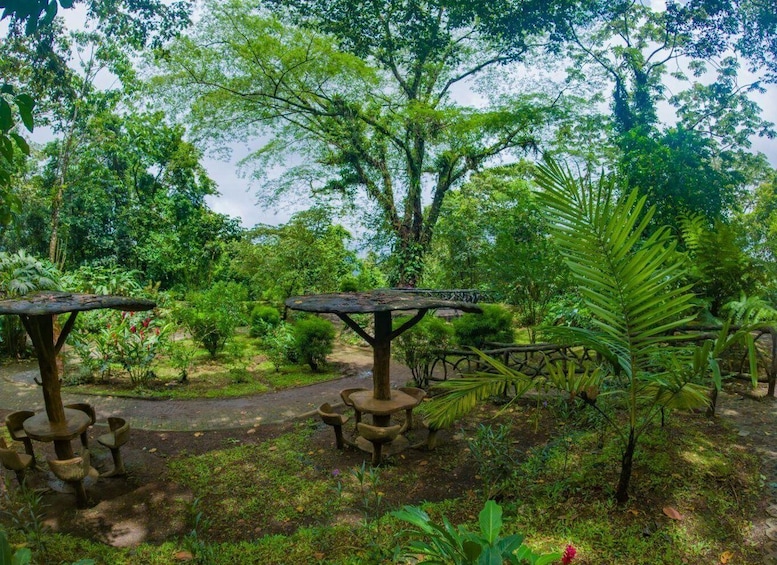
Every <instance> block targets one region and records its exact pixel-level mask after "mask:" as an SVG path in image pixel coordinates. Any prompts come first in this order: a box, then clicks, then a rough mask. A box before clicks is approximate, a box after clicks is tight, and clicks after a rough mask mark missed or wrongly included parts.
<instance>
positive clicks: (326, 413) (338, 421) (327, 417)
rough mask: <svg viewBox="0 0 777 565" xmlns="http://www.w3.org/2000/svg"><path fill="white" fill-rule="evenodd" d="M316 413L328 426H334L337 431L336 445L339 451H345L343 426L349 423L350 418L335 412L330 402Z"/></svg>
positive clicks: (325, 403) (320, 407) (324, 404)
mask: <svg viewBox="0 0 777 565" xmlns="http://www.w3.org/2000/svg"><path fill="white" fill-rule="evenodd" d="M316 411H317V412H318V415H319V416H320V417H321V420H322V421H323V422H324V423H325V424H326V425H328V426H332V427H333V428H334V429H335V444H336V445H337V449H343V447H345V440H344V438H343V424H345V423H346V422H347V421H348V416H343V415H342V414H338V413H337V412H335V411H334V410H333V409H332V406H331V405H330V404H329V403H328V402H324V403H323V404H322V405H321V406H319V407H318V409H317V410H316Z"/></svg>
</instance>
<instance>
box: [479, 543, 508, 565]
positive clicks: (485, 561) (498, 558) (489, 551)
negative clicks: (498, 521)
mask: <svg viewBox="0 0 777 565" xmlns="http://www.w3.org/2000/svg"><path fill="white" fill-rule="evenodd" d="M503 561H504V560H503V559H502V553H501V552H500V551H499V550H498V549H496V548H495V547H486V548H485V549H484V550H483V553H481V554H480V557H479V558H478V561H477V563H478V565H502V563H503Z"/></svg>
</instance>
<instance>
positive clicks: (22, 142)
mask: <svg viewBox="0 0 777 565" xmlns="http://www.w3.org/2000/svg"><path fill="white" fill-rule="evenodd" d="M9 135H10V136H11V138H13V140H14V141H15V142H16V146H17V147H18V148H19V151H21V152H22V153H24V154H25V155H29V154H30V146H29V145H28V144H27V140H26V139H24V138H23V137H22V136H21V135H19V134H18V133H14V132H11V133H10V134H9Z"/></svg>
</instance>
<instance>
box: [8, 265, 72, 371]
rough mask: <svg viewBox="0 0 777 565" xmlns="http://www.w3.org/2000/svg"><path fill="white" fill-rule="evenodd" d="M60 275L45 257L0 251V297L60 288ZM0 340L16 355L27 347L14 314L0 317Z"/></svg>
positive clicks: (19, 323) (21, 329) (22, 329)
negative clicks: (38, 257) (39, 257)
mask: <svg viewBox="0 0 777 565" xmlns="http://www.w3.org/2000/svg"><path fill="white" fill-rule="evenodd" d="M60 278H61V274H60V272H59V271H58V270H57V268H56V267H55V266H54V265H53V264H52V263H50V262H49V261H47V260H41V259H37V258H36V257H34V256H32V255H29V254H27V253H25V252H24V251H18V252H16V253H6V252H4V251H0V299H3V298H13V297H17V296H24V295H25V294H28V293H30V292H36V291H39V290H59V289H60ZM0 341H2V343H3V349H4V351H5V353H6V354H7V355H9V356H11V357H19V356H20V355H22V354H23V353H24V352H25V350H26V344H27V334H26V333H25V332H24V328H22V324H21V322H20V321H19V318H18V317H17V316H0Z"/></svg>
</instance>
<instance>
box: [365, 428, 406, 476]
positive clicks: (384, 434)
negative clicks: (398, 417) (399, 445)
mask: <svg viewBox="0 0 777 565" xmlns="http://www.w3.org/2000/svg"><path fill="white" fill-rule="evenodd" d="M401 428H402V426H400V425H399V424H397V425H395V426H389V427H387V428H383V427H380V426H373V425H370V424H365V423H364V422H359V423H358V424H357V425H356V429H357V430H359V435H360V436H361V437H363V438H364V439H366V440H367V441H369V442H370V443H371V444H372V447H373V449H372V464H373V465H380V463H381V460H382V455H383V445H384V444H386V443H391V442H392V441H394V440H395V439H396V438H397V436H398V435H399V431H400V430H401Z"/></svg>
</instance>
